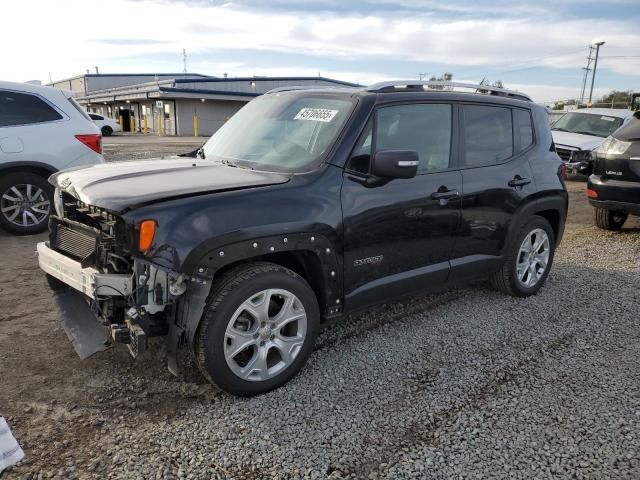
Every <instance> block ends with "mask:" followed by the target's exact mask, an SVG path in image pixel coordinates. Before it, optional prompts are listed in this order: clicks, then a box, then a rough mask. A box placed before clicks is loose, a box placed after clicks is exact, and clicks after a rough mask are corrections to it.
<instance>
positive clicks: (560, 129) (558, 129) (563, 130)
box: [551, 127, 569, 132]
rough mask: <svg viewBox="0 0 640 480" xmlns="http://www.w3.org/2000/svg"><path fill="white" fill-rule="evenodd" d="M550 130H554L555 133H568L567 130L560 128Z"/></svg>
mask: <svg viewBox="0 0 640 480" xmlns="http://www.w3.org/2000/svg"><path fill="white" fill-rule="evenodd" d="M551 130H555V131H557V132H568V131H569V130H567V129H565V128H560V127H556V128H552V129H551Z"/></svg>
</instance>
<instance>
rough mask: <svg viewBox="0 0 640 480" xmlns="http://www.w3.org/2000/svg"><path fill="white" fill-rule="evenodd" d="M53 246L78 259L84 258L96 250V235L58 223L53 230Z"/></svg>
mask: <svg viewBox="0 0 640 480" xmlns="http://www.w3.org/2000/svg"><path fill="white" fill-rule="evenodd" d="M52 233H53V235H52V237H51V247H52V248H53V249H54V250H56V251H58V252H60V253H63V254H66V255H68V256H70V257H72V258H74V259H76V260H84V259H86V258H87V257H89V256H90V255H91V254H92V253H94V252H95V250H96V236H94V235H90V234H88V233H84V232H81V231H78V230H75V229H73V228H69V227H67V226H65V225H58V226H57V227H56V228H55V230H54V231H53V232H52Z"/></svg>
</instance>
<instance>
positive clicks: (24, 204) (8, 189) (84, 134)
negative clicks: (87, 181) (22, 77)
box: [0, 82, 104, 235]
mask: <svg viewBox="0 0 640 480" xmlns="http://www.w3.org/2000/svg"><path fill="white" fill-rule="evenodd" d="M103 162H104V158H103V157H102V136H101V135H100V130H99V129H98V127H97V126H96V125H95V124H94V123H93V122H92V121H91V119H90V118H89V116H88V115H87V112H85V111H84V110H82V108H81V107H80V105H78V103H76V101H75V100H74V99H73V98H72V93H71V92H67V91H64V90H60V89H59V88H51V87H42V86H39V85H30V84H25V83H10V82H0V227H2V228H4V229H5V230H7V231H9V232H12V233H15V234H19V235H26V234H32V233H38V232H41V231H43V230H45V229H46V228H47V223H48V219H49V213H50V212H51V211H53V193H54V189H53V186H51V185H50V184H49V182H48V181H47V178H48V177H49V176H50V175H51V174H52V173H55V172H57V171H59V170H62V169H66V168H70V167H76V166H79V165H90V164H95V163H103Z"/></svg>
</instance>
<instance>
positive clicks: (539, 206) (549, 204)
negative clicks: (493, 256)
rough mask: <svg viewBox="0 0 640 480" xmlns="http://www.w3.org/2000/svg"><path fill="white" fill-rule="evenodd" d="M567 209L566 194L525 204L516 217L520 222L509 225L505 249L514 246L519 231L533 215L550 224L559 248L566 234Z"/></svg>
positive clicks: (550, 196)
mask: <svg viewBox="0 0 640 480" xmlns="http://www.w3.org/2000/svg"><path fill="white" fill-rule="evenodd" d="M567 209H568V200H567V197H566V192H565V195H549V196H546V197H542V198H538V199H537V200H535V201H532V202H529V203H527V204H525V205H524V206H523V207H521V209H520V210H519V211H518V212H517V213H516V214H515V215H514V218H517V219H518V220H517V221H513V222H511V225H509V230H508V233H507V241H506V242H505V248H509V246H511V245H512V243H513V241H514V237H515V236H516V234H517V232H518V229H519V228H520V227H521V226H522V225H523V224H524V223H525V222H526V221H528V219H529V218H531V217H532V216H533V215H537V216H539V217H542V218H544V219H545V220H547V221H548V222H549V224H550V225H551V228H552V230H553V234H554V240H555V244H556V246H558V245H559V244H560V241H561V240H562V236H563V234H564V224H565V220H566V217H567Z"/></svg>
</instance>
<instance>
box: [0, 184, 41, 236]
mask: <svg viewBox="0 0 640 480" xmlns="http://www.w3.org/2000/svg"><path fill="white" fill-rule="evenodd" d="M50 210H51V201H50V200H49V197H48V196H47V193H46V192H45V191H44V190H43V189H42V188H40V187H38V186H36V185H32V184H30V183H25V184H19V185H13V186H11V187H9V188H8V189H7V190H6V191H5V192H3V194H2V197H0V212H2V215H4V217H5V218H6V219H7V220H8V221H9V222H11V223H12V224H14V225H17V226H18V227H33V226H35V225H39V224H41V223H42V222H44V221H45V220H46V219H47V217H48V216H49V211H50Z"/></svg>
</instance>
